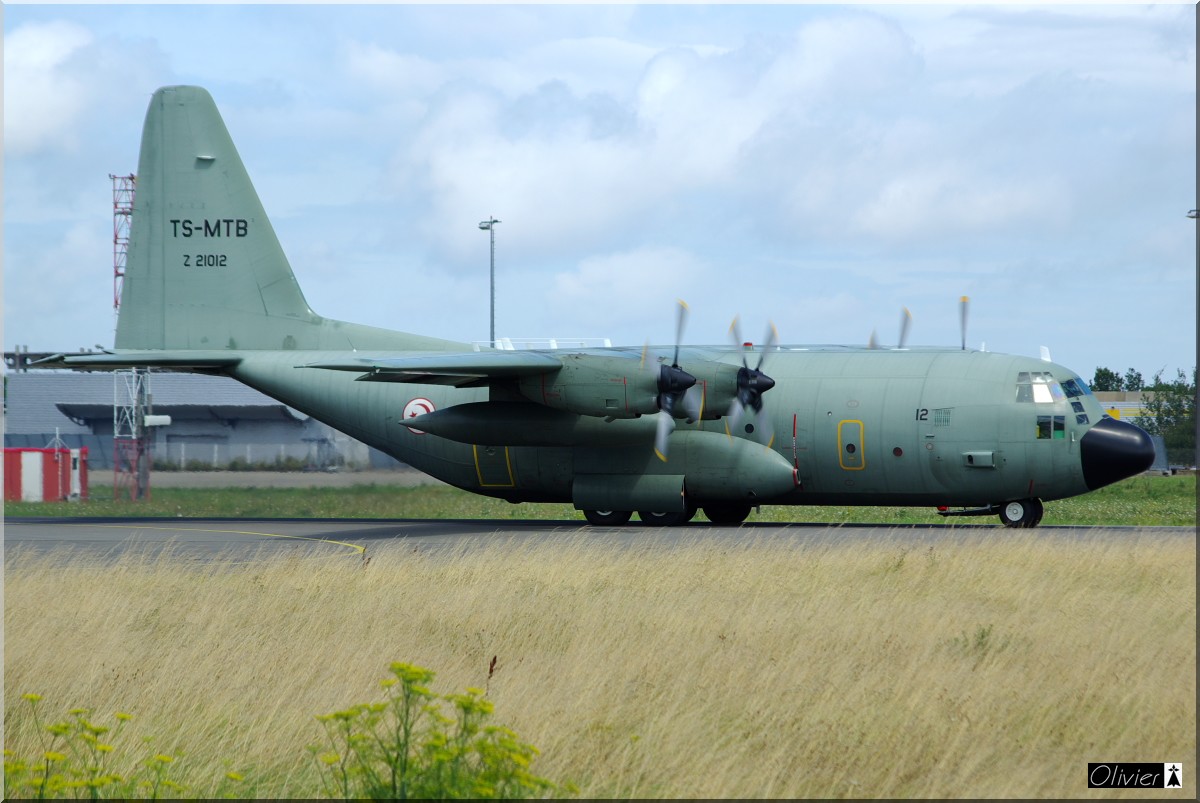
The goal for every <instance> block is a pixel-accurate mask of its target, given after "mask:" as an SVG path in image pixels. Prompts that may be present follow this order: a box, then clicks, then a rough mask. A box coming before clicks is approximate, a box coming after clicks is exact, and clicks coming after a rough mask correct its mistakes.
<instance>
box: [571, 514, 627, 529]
mask: <svg viewBox="0 0 1200 803" xmlns="http://www.w3.org/2000/svg"><path fill="white" fill-rule="evenodd" d="M583 517H584V518H585V519H587V520H588V524H595V525H596V526H597V527H620V526H621V525H622V524H624V523H625V522H627V521H629V520H630V519H631V518H633V511H632V510H585V511H583Z"/></svg>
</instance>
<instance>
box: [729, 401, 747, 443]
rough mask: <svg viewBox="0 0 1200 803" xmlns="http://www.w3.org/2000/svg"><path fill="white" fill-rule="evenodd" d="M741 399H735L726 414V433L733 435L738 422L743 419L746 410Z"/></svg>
mask: <svg viewBox="0 0 1200 803" xmlns="http://www.w3.org/2000/svg"><path fill="white" fill-rule="evenodd" d="M745 409H746V408H745V407H744V406H743V405H742V402H741V400H740V399H734V400H733V403H732V404H730V405H729V412H727V413H726V414H725V434H726V435H728V436H729V437H731V438H732V437H733V432H734V430H736V429H737V425H738V422H740V421H741V420H742V413H743V412H744V411H745Z"/></svg>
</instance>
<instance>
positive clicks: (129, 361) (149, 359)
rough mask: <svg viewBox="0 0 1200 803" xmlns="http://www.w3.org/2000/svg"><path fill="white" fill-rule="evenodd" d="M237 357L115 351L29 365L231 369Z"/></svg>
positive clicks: (213, 353)
mask: <svg viewBox="0 0 1200 803" xmlns="http://www.w3.org/2000/svg"><path fill="white" fill-rule="evenodd" d="M241 361H242V358H241V356H239V355H237V354H230V353H229V352H228V351H183V350H179V351H161V350H153V351H117V352H109V353H104V354H55V355H53V356H50V357H46V358H44V359H41V360H38V361H36V362H34V363H30V364H31V365H34V366H37V367H39V368H76V369H81V370H92V371H117V370H120V369H122V368H176V369H179V370H199V369H204V368H232V367H233V366H235V365H237V364H238V363H239V362H241Z"/></svg>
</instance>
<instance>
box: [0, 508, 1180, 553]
mask: <svg viewBox="0 0 1200 803" xmlns="http://www.w3.org/2000/svg"><path fill="white" fill-rule="evenodd" d="M1032 532H1034V533H1037V534H1040V535H1045V536H1046V537H1068V538H1078V539H1081V540H1095V539H1101V538H1108V539H1123V540H1136V539H1143V538H1154V539H1165V538H1187V539H1192V540H1194V539H1195V535H1196V534H1195V531H1194V530H1193V529H1192V528H1190V527H1046V526H1043V527H1039V528H1037V530H1034V531H1032ZM1013 533H1014V531H1012V530H1006V529H1004V528H1003V527H1000V526H997V525H992V524H967V525H964V524H945V525H934V526H922V525H911V526H891V525H889V526H880V525H875V526H846V525H828V524H763V523H750V524H743V525H742V526H740V527H717V526H712V525H708V524H703V523H693V524H689V525H687V526H684V527H641V526H638V525H636V524H632V525H627V526H624V527H613V528H605V527H589V526H587V525H585V524H584V523H583V522H581V521H505V520H482V521H480V520H470V521H467V520H415V519H388V520H364V519H142V518H139V519H61V518H33V519H7V520H5V522H4V554H5V558H6V559H11V558H12V557H14V556H15V554H17V553H18V552H20V553H29V552H33V553H42V552H48V551H52V550H54V551H58V550H63V551H66V552H68V553H70V554H71V555H74V556H77V557H85V556H86V557H100V558H110V559H111V558H116V557H119V556H122V555H124V554H127V553H135V554H141V555H144V556H147V557H151V556H156V555H159V554H162V553H167V554H169V555H171V556H174V557H180V558H183V559H188V560H212V559H216V558H234V559H246V558H267V557H274V556H287V555H303V556H306V557H312V556H317V557H320V556H329V557H337V556H343V557H354V556H362V555H364V554H370V552H371V551H373V550H376V549H383V548H388V547H400V546H404V547H420V548H426V547H428V548H453V549H463V548H470V547H471V546H473V545H483V544H489V545H490V544H495V543H497V542H498V541H502V542H530V541H552V540H554V539H561V538H563V537H564V536H568V535H571V534H575V535H580V536H584V537H588V538H597V539H604V540H605V541H608V542H616V543H634V542H636V543H638V544H647V543H651V544H662V545H679V544H685V543H691V542H698V541H707V540H722V541H727V542H729V541H741V540H746V539H754V540H756V541H761V540H769V541H785V542H794V543H796V544H801V543H815V542H826V543H828V542H841V543H845V542H851V541H855V540H859V541H863V542H872V541H873V542H878V541H884V540H891V541H900V542H905V543H914V542H917V543H926V542H929V543H933V542H943V543H945V542H954V541H961V540H968V539H969V540H974V539H977V538H980V537H997V538H1004V537H1009V536H1011V535H1012V534H1013Z"/></svg>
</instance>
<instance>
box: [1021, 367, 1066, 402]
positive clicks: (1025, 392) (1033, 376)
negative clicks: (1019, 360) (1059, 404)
mask: <svg viewBox="0 0 1200 803" xmlns="http://www.w3.org/2000/svg"><path fill="white" fill-rule="evenodd" d="M1068 381H1070V380H1068ZM1068 395H1069V394H1068V393H1065V392H1064V390H1063V386H1062V385H1060V384H1059V383H1058V382H1057V381H1056V380H1055V379H1054V375H1053V374H1051V373H1050V372H1049V371H1021V372H1020V373H1019V374H1017V401H1018V402H1034V403H1036V404H1048V403H1050V402H1055V401H1062V400H1063V399H1065V398H1066V397H1067V396H1068Z"/></svg>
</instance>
